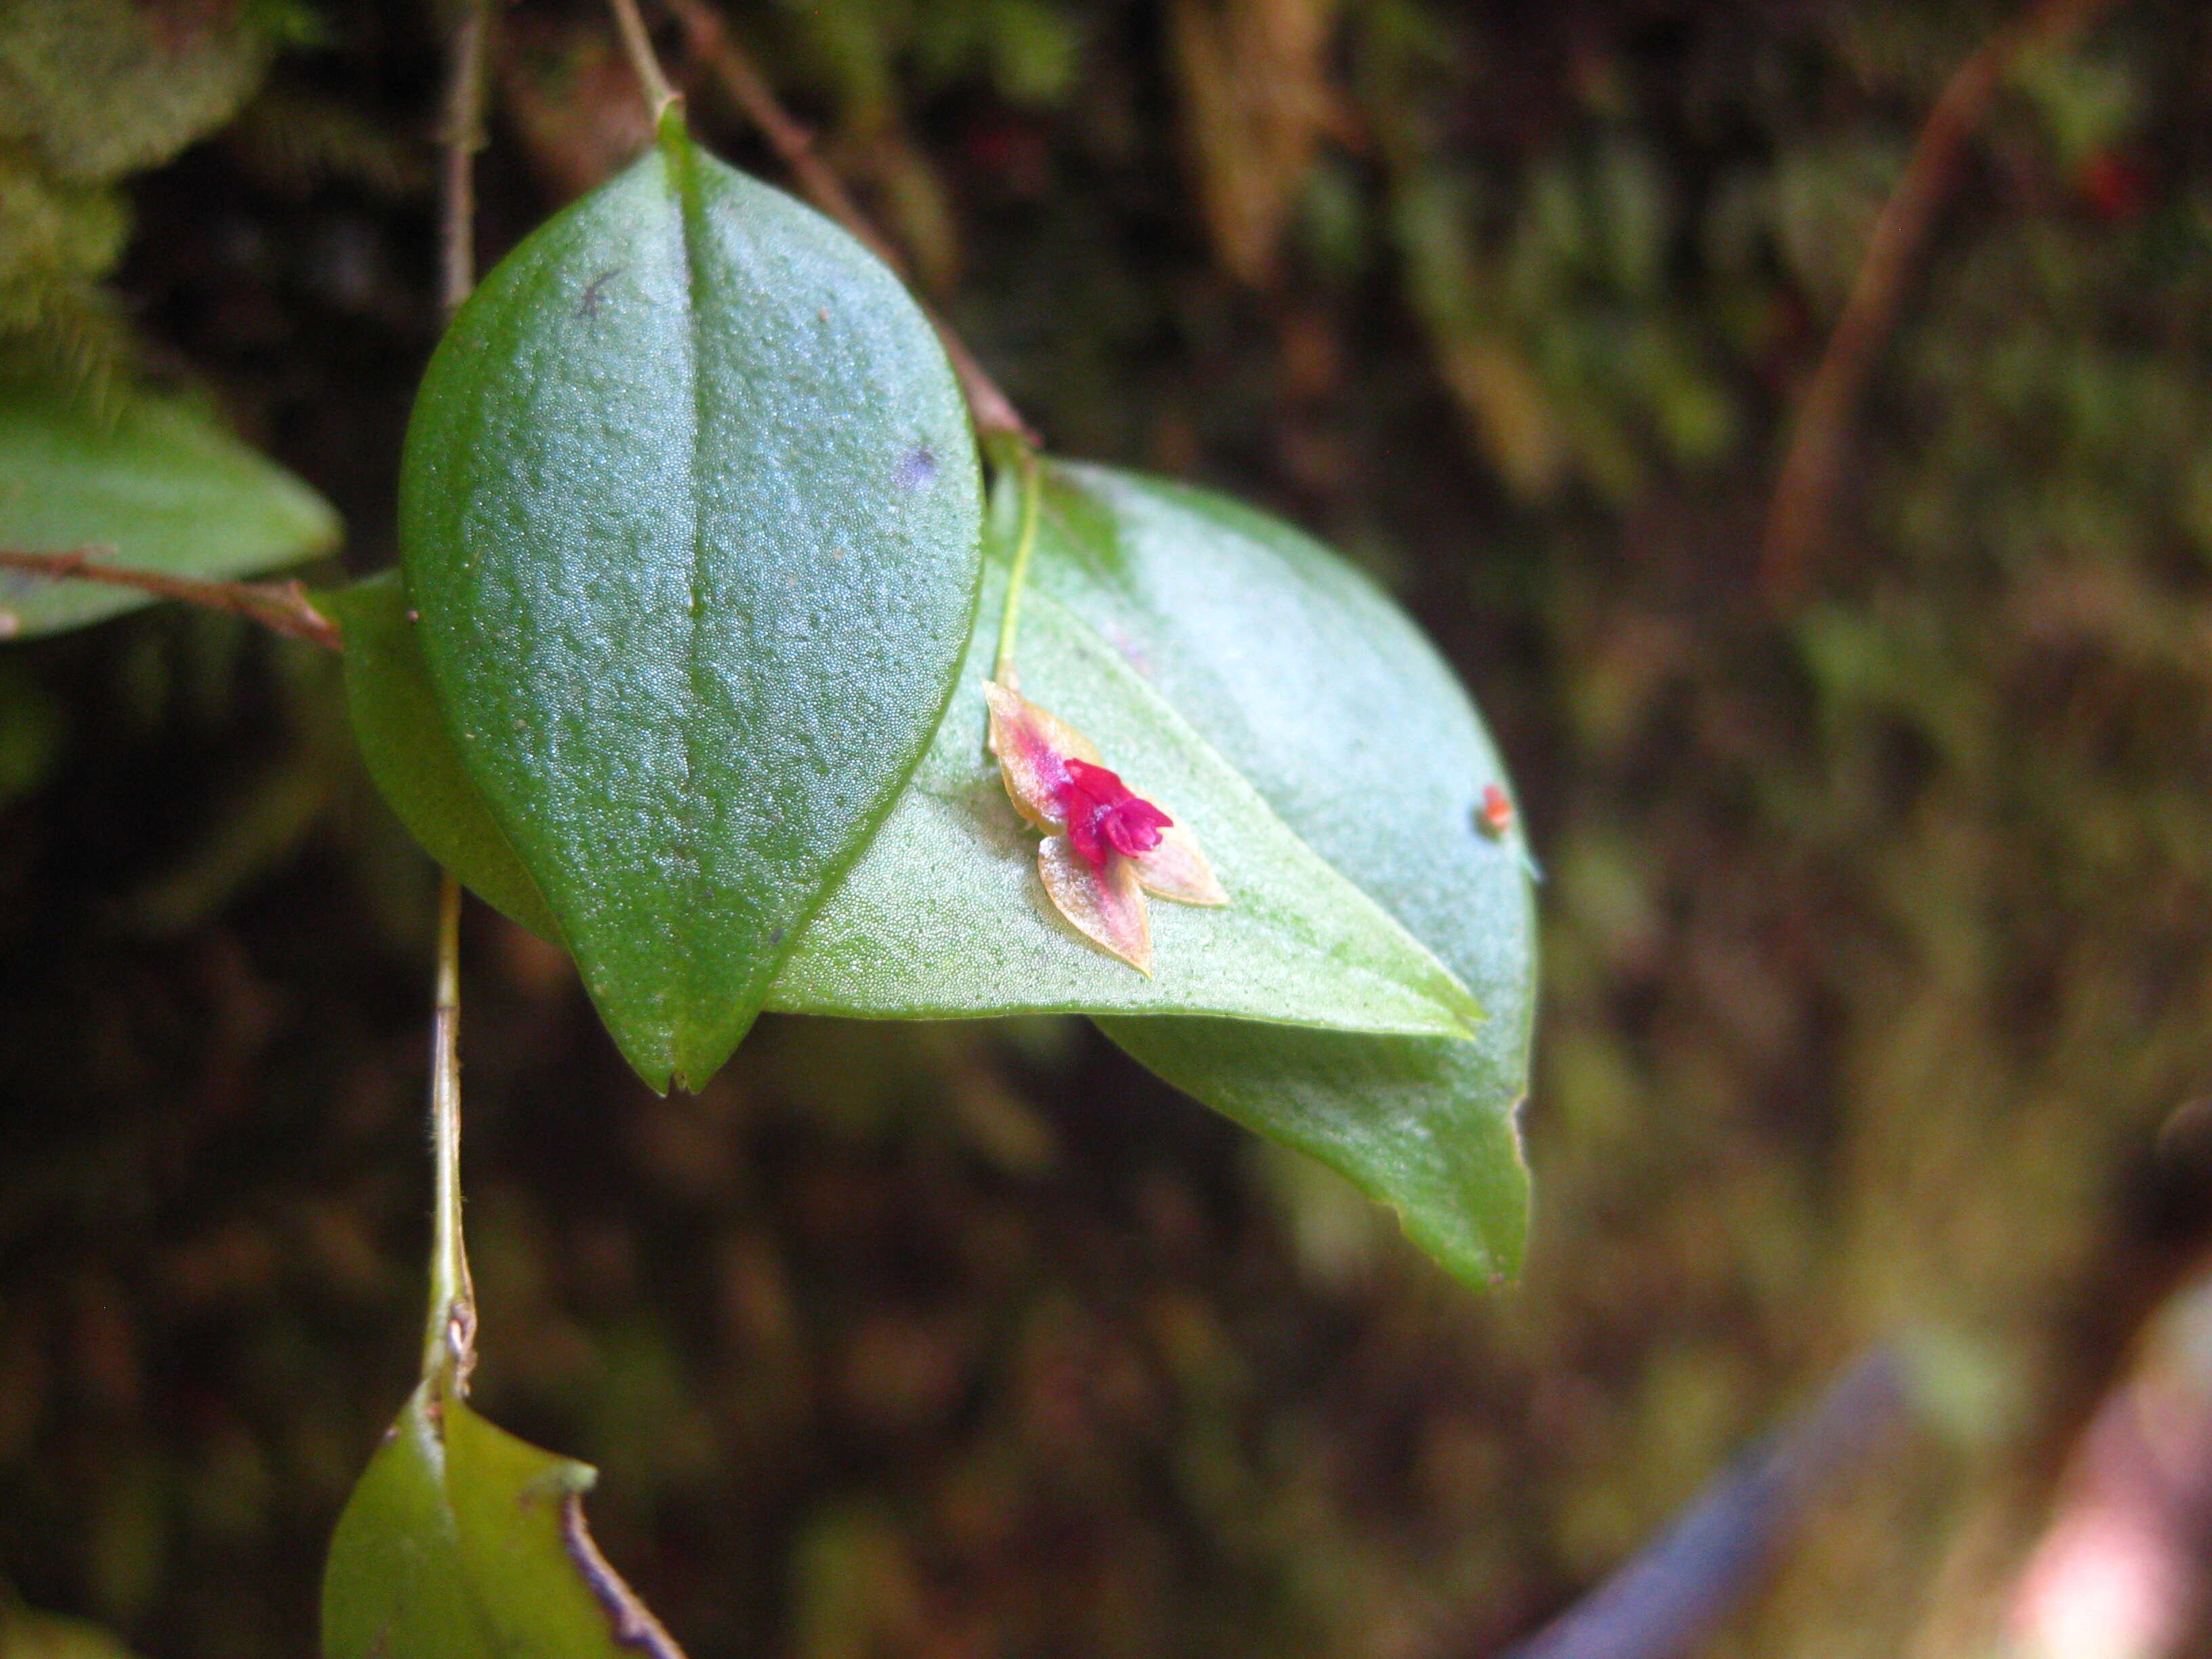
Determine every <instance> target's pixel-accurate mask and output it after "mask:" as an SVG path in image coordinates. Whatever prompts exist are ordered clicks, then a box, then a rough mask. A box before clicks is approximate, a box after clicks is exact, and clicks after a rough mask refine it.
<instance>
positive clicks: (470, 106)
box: [438, 0, 486, 317]
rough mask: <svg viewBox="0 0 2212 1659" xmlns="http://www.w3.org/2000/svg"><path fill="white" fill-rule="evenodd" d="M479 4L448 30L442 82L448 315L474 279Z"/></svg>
mask: <svg viewBox="0 0 2212 1659" xmlns="http://www.w3.org/2000/svg"><path fill="white" fill-rule="evenodd" d="M485 27H486V24H485V21H484V7H483V0H470V3H469V4H468V6H467V8H466V9H465V10H464V11H463V12H462V14H461V21H460V25H459V27H457V28H456V29H455V30H454V31H453V75H452V78H451V79H450V80H449V81H448V82H447V86H446V130H445V131H444V133H443V134H442V135H441V137H442V140H443V143H444V149H445V166H444V168H443V171H442V173H441V179H440V188H439V191H438V195H439V203H438V253H439V258H438V303H439V304H440V306H441V307H444V310H445V313H446V315H447V316H448V317H451V316H452V315H453V313H455V312H456V311H458V310H459V309H460V307H461V301H464V300H465V299H467V298H468V297H469V290H470V289H472V288H474V287H475V286H476V283H477V271H476V267H477V258H476V233H475V225H476V209H477V190H476V155H477V151H478V150H479V149H483V68H484V30H485Z"/></svg>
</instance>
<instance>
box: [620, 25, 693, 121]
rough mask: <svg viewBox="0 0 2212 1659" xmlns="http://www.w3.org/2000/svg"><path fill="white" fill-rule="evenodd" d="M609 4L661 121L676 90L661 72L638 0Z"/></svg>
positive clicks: (632, 65)
mask: <svg viewBox="0 0 2212 1659" xmlns="http://www.w3.org/2000/svg"><path fill="white" fill-rule="evenodd" d="M607 4H608V5H609V6H610V7H611V8H612V9H613V11H614V15H615V28H616V30H617V33H620V34H621V36H622V43H623V51H624V52H628V53H629V65H630V68H631V70H633V71H634V72H635V74H636V76H637V82H638V84H639V85H640V86H641V87H643V88H645V101H646V103H647V105H649V106H651V108H652V110H653V120H654V122H655V123H656V124H657V123H658V122H659V119H660V116H661V112H663V111H664V110H665V109H666V108H667V107H668V106H669V105H670V104H671V103H673V102H674V101H675V100H676V94H675V93H674V92H672V91H671V90H670V89H669V85H668V77H667V76H665V75H663V74H662V73H661V72H660V60H659V58H655V57H654V56H653V37H652V36H651V35H650V34H648V33H646V27H645V19H644V18H642V17H641V16H639V15H638V13H637V0H607Z"/></svg>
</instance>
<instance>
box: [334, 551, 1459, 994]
mask: <svg viewBox="0 0 2212 1659" xmlns="http://www.w3.org/2000/svg"><path fill="white" fill-rule="evenodd" d="M1003 583H1004V575H1003V573H1002V572H1000V573H994V580H993V582H992V584H991V588H992V602H991V603H988V604H986V605H984V606H983V607H982V611H981V615H980V618H979V621H978V624H977V629H976V636H975V642H974V646H973V647H972V650H971V653H970V659H969V664H968V669H969V670H972V671H973V674H974V678H975V685H976V687H977V688H978V689H977V690H975V693H974V695H972V696H967V697H962V698H957V699H956V701H955V703H954V705H953V708H952V709H951V712H950V714H948V716H947V718H946V720H945V726H944V729H943V730H942V731H941V732H939V738H938V740H937V742H936V744H934V745H933V747H932V749H931V751H930V754H929V757H928V758H927V760H926V761H925V762H924V763H922V765H921V768H920V769H917V771H916V773H915V777H914V780H913V784H912V786H911V787H910V788H909V790H908V793H907V795H906V796H905V797H904V798H903V799H902V801H901V802H900V804H899V806H898V808H897V810H896V811H895V812H894V813H893V815H892V817H891V819H890V822H889V823H887V824H886V825H885V826H884V830H883V832H882V834H881V835H880V836H878V838H877V841H876V842H875V844H874V845H873V846H872V847H871V848H869V850H868V852H867V854H866V856H865V857H864V858H863V859H862V860H861V861H860V864H859V865H858V866H856V867H855V868H854V872H853V873H852V875H851V876H850V878H848V880H847V882H846V883H845V884H844V886H843V887H842V889H841V890H839V891H838V892H837V893H836V895H835V896H832V898H831V899H830V900H829V902H828V903H827V904H825V905H824V906H823V909H822V911H821V913H820V914H819V915H817V917H816V919H815V921H814V922H813V924H812V925H811V927H809V928H808V929H807V930H806V933H805V935H804V936H803V937H802V938H801V939H800V941H799V945H798V947H797V948H796V949H795V950H794V951H793V954H792V956H791V957H790V959H789V960H788V961H787V963H785V966H784V972H783V975H782V976H781V978H780V979H779V980H778V981H777V983H776V986H775V989H774V991H773V992H772V993H771V994H770V999H769V1006H772V1007H776V1008H781V1009H787V1010H790V1011H793V1012H807V1013H834V1014H859V1015H863V1016H875V1017H878V1018H919V1017H927V1016H947V1017H957V1016H961V1015H983V1014H1011V1013H1022V1012H1040V1011H1058V1012H1095V1011H1102V1010H1114V1009H1131V1008H1143V1009H1154V1010H1162V1011H1170V1012H1185V1013H1191V1012H1204V1013H1218V1014H1225V1015H1230V1016H1233V1017H1238V1018H1259V1019H1273V1020H1284V1021H1289V1022H1292V1023H1300V1024H1312V1025H1319V1026H1328V1027H1338V1028H1344V1027H1350V1028H1352V1029H1358V1030H1400V1031H1417V1032H1431V1033H1435V1032H1448V1033H1460V1034H1465V1033H1466V1032H1468V1030H1471V1029H1472V1028H1473V1027H1474V1024H1476V1023H1477V1022H1478V1020H1479V1019H1480V1014H1479V1012H1478V1010H1477V1009H1476V1008H1475V1006H1474V1003H1473V1001H1472V1000H1470V999H1469V997H1468V994H1467V993H1466V991H1465V989H1464V987H1462V986H1460V985H1459V984H1458V983H1457V982H1456V981H1454V980H1453V979H1452V977H1451V976H1450V975H1449V974H1448V973H1447V972H1446V971H1445V970H1444V969H1443V967H1442V966H1441V965H1440V964H1439V963H1437V961H1436V959H1435V958H1434V957H1432V956H1431V954H1430V953H1429V952H1428V951H1426V950H1425V949H1424V948H1423V947H1422V946H1420V945H1419V944H1418V943H1417V942H1416V941H1415V940H1414V939H1412V938H1411V937H1410V936H1409V935H1408V934H1407V933H1406V932H1405V931H1404V930H1403V929H1402V928H1401V927H1399V926H1398V925H1397V924H1396V923H1395V922H1394V921H1391V920H1390V919H1389V917H1388V916H1387V915H1384V914H1383V912H1382V910H1381V909H1380V908H1378V907H1377V906H1376V905H1375V904H1374V903H1373V902H1371V901H1370V900H1369V899H1368V898H1366V897H1365V896H1364V895H1363V894H1361V893H1360V892H1359V891H1358V890H1357V889H1356V888H1354V887H1353V886H1352V884H1349V883H1348V882H1346V881H1345V880H1344V879H1343V878H1341V877H1340V876H1339V875H1337V874H1336V872H1334V871H1332V870H1331V869H1329V867H1328V866H1327V865H1325V864H1323V863H1322V861H1321V860H1319V859H1318V858H1316V856H1315V855H1314V854H1313V853H1312V852H1311V850H1310V849H1309V848H1306V847H1305V846H1304V844H1303V843H1301V842H1299V841H1298V840H1297V838H1296V837H1295V836H1291V834H1290V833H1289V832H1288V830H1287V829H1285V828H1284V826H1283V825H1282V824H1281V823H1280V822H1279V820H1278V819H1277V818H1276V817H1275V816H1274V814H1273V812H1272V811H1269V809H1268V808H1267V805H1266V804H1265V803H1264V802H1262V801H1261V799H1259V797H1258V796H1257V794H1256V793H1255V792H1254V791H1253V790H1252V789H1251V787H1249V785H1248V784H1246V783H1245V782H1244V781H1243V779H1241V778H1239V777H1238V776H1237V775H1236V774H1235V773H1234V772H1233V771H1232V770H1231V769H1230V768H1229V767H1228V766H1227V765H1226V764H1225V763H1224V762H1223V761H1222V759H1221V757H1219V756H1218V755H1217V754H1215V753H1214V752H1213V751H1212V750H1210V749H1209V748H1207V747H1206V744H1203V743H1202V742H1200V741H1199V740H1198V739H1197V738H1196V737H1195V736H1194V735H1193V734H1192V732H1190V729H1189V727H1188V726H1187V725H1186V724H1185V723H1184V722H1183V721H1182V720H1181V719H1180V718H1179V717H1178V716H1177V715H1176V714H1175V712H1174V711H1173V710H1172V709H1170V708H1167V707H1166V706H1165V705H1164V703H1162V702H1160V700H1159V698H1158V696H1157V695H1156V694H1155V693H1153V692H1152V690H1149V689H1148V688H1147V687H1146V685H1145V684H1144V682H1143V681H1142V679H1141V678H1139V676H1138V675H1136V674H1135V673H1134V672H1133V671H1132V670H1131V669H1130V668H1129V666H1128V665H1127V663H1125V662H1123V661H1122V660H1121V658H1120V657H1119V656H1118V655H1117V654H1116V653H1115V652H1113V651H1112V650H1111V649H1110V648H1109V647H1107V646H1106V645H1105V644H1104V642H1103V641H1101V640H1100V639H1099V638H1098V637H1097V635H1096V634H1094V633H1092V632H1091V630H1090V629H1087V628H1085V627H1084V626H1083V625H1082V624H1081V623H1079V622H1077V621H1076V620H1075V619H1074V618H1073V617H1072V616H1071V615H1070V614H1069V613H1068V612H1067V611H1065V610H1064V609H1063V608H1062V607H1060V605H1056V604H1055V603H1054V601H1053V600H1052V599H1050V598H1049V597H1048V596H1037V595H1032V596H1031V600H1032V608H1031V610H1030V613H1029V620H1028V621H1027V622H1026V623H1025V624H1024V629H1023V637H1024V641H1028V643H1027V644H1026V645H1025V647H1024V656H1025V657H1026V658H1027V659H1030V661H1031V662H1033V663H1034V664H1035V665H1036V666H1035V669H1034V671H1033V672H1032V673H1031V675H1030V681H1029V684H1031V685H1032V686H1033V687H1035V688H1036V689H1037V690H1039V691H1040V692H1041V693H1042V692H1043V691H1044V690H1048V689H1049V690H1051V692H1052V693H1053V694H1054V695H1056V696H1058V697H1059V698H1060V701H1061V702H1062V703H1063V704H1064V706H1065V707H1066V708H1067V709H1068V710H1070V711H1071V717H1072V718H1073V717H1075V715H1076V714H1079V715H1080V723H1082V724H1083V725H1084V726H1085V729H1086V731H1089V732H1092V734H1093V735H1094V736H1096V737H1097V738H1098V740H1100V741H1102V742H1110V744H1111V745H1112V746H1111V747H1110V748H1109V750H1108V752H1109V753H1110V754H1112V755H1113V756H1114V757H1115V758H1116V760H1117V761H1119V762H1121V763H1125V764H1126V767H1127V775H1128V776H1129V778H1130V780H1131V781H1132V782H1133V783H1142V784H1143V785H1144V786H1145V787H1148V788H1152V789H1154V790H1156V792H1157V793H1158V799H1161V800H1163V801H1164V802H1168V803H1170V804H1171V805H1172V806H1173V809H1174V811H1176V815H1177V816H1178V818H1179V820H1180V821H1181V822H1182V823H1184V824H1186V825H1188V827H1189V828H1190V829H1192V830H1193V831H1194V833H1195V834H1196V835H1197V836H1198V838H1199V840H1200V842H1201V844H1202V845H1204V846H1205V848H1206V851H1207V854H1208V855H1209V856H1210V857H1212V860H1214V865H1215V869H1216V872H1217V874H1218V875H1219V877H1220V878H1221V879H1222V881H1223V883H1224V884H1225V885H1226V886H1227V887H1228V888H1229V889H1230V891H1231V904H1230V905H1229V907H1228V908H1225V909H1219V910H1195V909H1188V908H1184V907H1182V906H1178V905H1174V904H1166V903H1160V904H1155V905H1154V906H1153V907H1152V927H1153V936H1154V945H1155V951H1156V960H1155V964H1154V975H1153V977H1152V978H1151V979H1149V980H1147V979H1146V978H1145V977H1144V976H1143V975H1140V974H1138V973H1136V972H1134V971H1133V969H1129V968H1128V967H1127V966H1125V965H1124V964H1122V963H1119V962H1115V961H1114V960H1112V959H1111V958H1110V957H1106V956H1104V955H1102V954H1101V953H1100V952H1098V951H1096V950H1095V949H1093V948H1092V947H1091V945H1087V944H1085V942H1084V941H1083V940H1082V939H1080V938H1079V937H1078V936H1077V935H1076V934H1075V933H1073V930H1071V929H1070V928H1069V927H1067V925H1066V923H1065V922H1063V921H1061V920H1060V918H1059V917H1058V916H1057V915H1055V914H1054V912H1053V910H1052V908H1051V906H1050V905H1049V903H1048V902H1047V900H1046V898H1045V896H1044V892H1043V889H1042V884H1041V882H1040V881H1039V879H1038V877H1037V872H1036V848H1037V836H1036V832H1035V831H1033V830H1031V829H1029V828H1028V827H1027V826H1026V825H1024V823H1022V822H1021V820H1020V819H1019V818H1018V817H1017V816H1016V815H1015V812H1014V810H1013V807H1012V804H1011V803H1010V802H1009V801H1008V800H1007V799H1006V791H1005V789H1004V788H1003V787H1001V785H1000V781H999V778H998V773H997V770H996V769H995V768H994V766H992V765H991V763H989V761H988V759H987V757H986V756H985V755H984V753H983V732H984V726H985V714H984V705H983V701H982V697H981V691H980V685H981V671H982V670H981V665H983V664H985V663H987V662H988V660H989V643H990V634H991V630H992V629H993V628H994V626H995V617H996V601H997V596H998V593H999V592H1000V589H1001V588H1002V587H1003ZM322 602H323V603H324V604H325V605H326V607H327V608H328V609H329V610H331V611H332V612H333V613H334V614H335V615H336V616H337V617H338V619H339V622H340V623H341V625H342V626H343V629H344V630H345V638H346V683H347V688H348V695H349V699H350V701H351V703H352V708H353V715H354V723H355V728H356V732H358V733H359V735H360V738H361V744H362V753H363V755H364V757H365V758H366V759H367V761H368V766H369V769H370V771H371V773H372V775H374V777H375V779H376V781H377V783H378V785H379V787H380V788H381V789H382V790H383V792H384V793H385V795H386V799H389V800H390V801H391V802H392V806H393V808H394V810H395V811H397V812H398V814H399V816H400V818H401V820H402V821H403V822H404V823H406V824H407V826H408V828H409V829H411V830H412V831H413V832H414V833H415V835H416V838H417V839H419V840H420V841H421V842H422V844H423V845H424V846H425V847H426V848H428V849H429V851H430V853H431V854H432V856H434V857H435V858H436V859H437V860H439V861H440V862H441V863H442V864H444V865H445V866H447V868H448V869H450V870H452V871H453V873H454V874H455V875H456V876H457V877H459V878H460V879H461V880H462V881H463V882H464V883H465V884H467V885H468V886H469V887H471V889H472V890H475V891H477V893H479V894H481V895H482V896H484V897H486V898H488V899H489V900H490V901H491V902H493V903H495V904H496V905H498V906H499V908H501V909H502V910H504V911H506V912H507V914H508V915H511V916H513V917H514V918H515V920H517V921H520V922H521V923H523V925H524V926H526V927H531V928H532V929H533V930H534V931H537V932H538V933H541V934H543V935H544V937H547V938H550V939H558V937H559V935H558V933H557V932H556V931H553V923H552V921H551V918H550V916H549V915H547V914H546V913H545V911H544V907H543V904H542V903H541V902H539V901H538V899H537V897H536V895H535V891H534V890H533V888H532V884H531V883H530V879H529V877H528V876H527V874H526V872H524V871H523V870H522V868H521V866H520V863H519V862H518V861H517V860H515V858H514V856H513V852H512V850H511V849H510V848H507V844H506V842H505V839H504V837H503V836H501V832H500V830H499V828H498V826H497V824H496V823H494V822H493V820H492V817H491V815H490V813H489V811H487V810H486V808H485V807H484V805H483V801H482V799H481V797H479V796H477V794H476V793H474V791H473V790H472V789H471V787H470V785H469V782H468V780H467V778H466V776H465V774H464V773H463V772H462V770H461V768H460V764H459V760H458V758H457V757H455V756H454V754H453V750H452V748H451V746H450V744H449V742H448V740H447V738H446V737H445V734H444V731H443V727H442V722H441V718H440V715H439V713H438V709H437V706H436V702H435V699H434V698H433V697H432V696H431V695H430V691H429V688H428V683H427V681H426V679H425V678H424V675H423V671H422V666H421V658H420V655H419V653H416V651H415V650H414V649H413V630H412V629H411V628H410V624H409V623H408V622H407V620H406V614H405V600H404V597H403V596H402V594H401V592H400V589H399V586H398V583H397V582H396V581H394V580H392V579H391V578H389V577H382V578H378V579H376V580H371V581H368V582H363V583H361V584H359V585H357V586H354V587H351V588H349V589H347V590H345V591H344V592H342V593H338V594H333V595H330V596H328V597H327V598H325V599H324V600H323V601H322ZM968 683H969V675H968V672H967V671H963V685H964V684H968Z"/></svg>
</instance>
